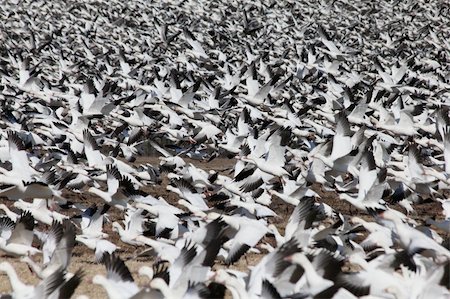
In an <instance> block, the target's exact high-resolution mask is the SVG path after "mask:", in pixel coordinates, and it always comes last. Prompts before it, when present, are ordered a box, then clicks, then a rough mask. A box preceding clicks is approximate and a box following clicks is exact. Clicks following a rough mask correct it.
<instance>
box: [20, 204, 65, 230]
mask: <svg viewBox="0 0 450 299" xmlns="http://www.w3.org/2000/svg"><path fill="white" fill-rule="evenodd" d="M14 207H16V208H18V209H20V210H22V211H28V212H30V213H31V215H33V217H34V219H35V220H37V221H39V222H42V223H45V224H47V225H51V224H52V223H53V220H58V221H61V222H62V221H63V220H64V219H68V217H67V216H66V215H63V214H60V213H58V212H56V211H52V210H49V209H48V201H47V200H45V199H41V198H35V199H33V202H32V203H28V202H25V201H23V200H18V201H16V202H14Z"/></svg>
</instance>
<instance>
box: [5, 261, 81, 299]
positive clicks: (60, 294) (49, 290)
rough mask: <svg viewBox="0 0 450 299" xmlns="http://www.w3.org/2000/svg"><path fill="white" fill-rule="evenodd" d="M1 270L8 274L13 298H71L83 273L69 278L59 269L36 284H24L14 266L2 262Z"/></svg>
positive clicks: (79, 272) (77, 273) (78, 272)
mask: <svg viewBox="0 0 450 299" xmlns="http://www.w3.org/2000/svg"><path fill="white" fill-rule="evenodd" d="M0 272H5V273H6V275H8V278H9V281H10V284H11V288H12V291H13V292H12V296H13V298H52V299H53V298H70V297H71V296H72V295H73V293H74V291H75V289H76V288H77V287H78V285H79V284H80V282H81V279H82V277H83V273H82V272H81V271H77V272H76V273H75V274H74V275H73V276H72V277H71V278H70V279H69V280H67V281H66V280H65V279H64V271H63V270H61V269H57V270H56V271H54V272H53V273H52V274H51V275H49V276H48V277H46V278H45V279H44V280H42V281H41V282H40V283H39V284H37V285H36V286H32V285H27V284H24V283H23V282H22V281H20V279H19V277H18V276H17V273H16V271H15V269H14V268H13V266H12V265H11V264H9V263H8V262H2V263H0Z"/></svg>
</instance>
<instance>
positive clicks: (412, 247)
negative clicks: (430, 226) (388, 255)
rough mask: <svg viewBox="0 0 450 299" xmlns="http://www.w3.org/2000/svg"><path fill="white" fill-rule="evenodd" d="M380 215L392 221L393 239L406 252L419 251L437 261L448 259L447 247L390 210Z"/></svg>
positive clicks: (449, 255)
mask: <svg viewBox="0 0 450 299" xmlns="http://www.w3.org/2000/svg"><path fill="white" fill-rule="evenodd" d="M380 217H381V218H382V219H384V220H387V221H390V222H391V223H393V225H394V234H393V239H394V241H395V242H397V244H398V245H399V246H400V247H402V248H403V249H404V250H406V251H407V252H408V254H410V255H413V254H415V253H420V254H421V255H423V256H426V257H432V258H433V259H434V260H435V261H436V262H437V263H446V262H448V261H449V260H450V251H449V250H448V249H447V248H445V247H443V246H441V245H439V244H438V243H436V242H435V241H434V240H433V239H431V238H429V237H428V236H427V235H425V234H424V233H422V232H421V231H419V230H417V229H415V228H413V227H411V226H409V225H408V224H405V223H403V221H402V220H401V219H400V218H399V217H398V216H397V215H396V214H394V213H393V212H392V211H390V210H388V211H384V212H382V213H381V215H380Z"/></svg>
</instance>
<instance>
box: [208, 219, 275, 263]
mask: <svg viewBox="0 0 450 299" xmlns="http://www.w3.org/2000/svg"><path fill="white" fill-rule="evenodd" d="M207 218H208V219H210V220H215V219H218V218H222V219H223V221H225V222H226V223H227V224H228V225H229V226H230V227H231V228H233V230H234V233H232V235H230V236H229V237H230V240H231V244H230V250H229V252H228V255H227V257H226V259H225V263H227V264H233V263H235V262H236V261H238V260H239V258H240V257H241V256H242V255H244V254H245V253H246V252H247V251H248V250H249V249H250V248H252V247H254V246H256V244H257V243H258V242H259V241H260V240H261V239H262V238H263V237H264V236H265V235H266V234H267V233H268V232H269V229H268V228H267V224H266V223H265V221H262V220H255V219H250V218H247V217H242V216H239V215H235V216H227V215H222V216H221V215H219V214H217V213H214V212H211V213H208V216H207Z"/></svg>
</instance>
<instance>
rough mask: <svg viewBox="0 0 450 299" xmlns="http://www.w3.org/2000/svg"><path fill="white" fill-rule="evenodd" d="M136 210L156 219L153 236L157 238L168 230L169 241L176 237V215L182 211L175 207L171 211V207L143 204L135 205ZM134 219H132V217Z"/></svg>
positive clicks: (177, 221)
mask: <svg viewBox="0 0 450 299" xmlns="http://www.w3.org/2000/svg"><path fill="white" fill-rule="evenodd" d="M136 208H138V209H141V212H142V211H144V210H145V211H147V212H149V213H150V214H151V215H153V216H155V217H156V228H155V236H156V237H158V236H160V234H161V233H162V232H163V231H165V230H166V231H167V230H170V232H171V233H170V235H171V239H172V237H173V239H175V238H177V237H178V234H179V222H180V219H179V218H178V217H177V215H176V214H181V213H182V212H183V211H182V210H179V209H178V208H176V207H173V209H171V206H165V205H155V206H150V205H147V204H143V203H136ZM133 218H134V217H133Z"/></svg>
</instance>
